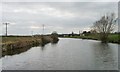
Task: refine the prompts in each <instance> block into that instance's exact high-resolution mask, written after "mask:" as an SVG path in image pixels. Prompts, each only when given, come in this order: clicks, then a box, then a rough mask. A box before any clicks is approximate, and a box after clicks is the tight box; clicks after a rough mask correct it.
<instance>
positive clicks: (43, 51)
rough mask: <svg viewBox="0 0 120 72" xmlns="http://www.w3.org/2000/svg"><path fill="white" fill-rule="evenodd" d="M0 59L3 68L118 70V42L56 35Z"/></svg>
mask: <svg viewBox="0 0 120 72" xmlns="http://www.w3.org/2000/svg"><path fill="white" fill-rule="evenodd" d="M0 60H2V69H3V70H118V44H112V43H108V44H103V43H101V42H100V41H95V40H82V39H74V38H60V40H59V42H58V43H56V44H52V43H48V44H46V45H45V46H44V47H41V46H37V47H32V48H30V49H29V50H27V51H25V52H22V53H18V54H15V55H6V56H4V57H2V58H1V59H0Z"/></svg>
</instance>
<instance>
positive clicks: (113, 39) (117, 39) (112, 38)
mask: <svg viewBox="0 0 120 72" xmlns="http://www.w3.org/2000/svg"><path fill="white" fill-rule="evenodd" d="M65 38H80V39H91V40H100V38H99V36H98V35H94V34H90V35H86V36H71V37H69V36H65ZM108 42H110V43H118V44H120V35H119V34H110V35H109V36H108Z"/></svg>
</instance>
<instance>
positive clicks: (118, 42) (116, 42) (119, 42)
mask: <svg viewBox="0 0 120 72" xmlns="http://www.w3.org/2000/svg"><path fill="white" fill-rule="evenodd" d="M60 38H76V39H86V40H97V41H100V40H99V39H97V38H89V37H88V38H87V37H60ZM107 43H115V44H120V40H118V41H109V40H108V42H107Z"/></svg>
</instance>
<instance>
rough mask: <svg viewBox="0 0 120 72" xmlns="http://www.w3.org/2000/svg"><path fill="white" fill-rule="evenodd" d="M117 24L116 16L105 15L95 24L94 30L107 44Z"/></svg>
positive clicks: (112, 14)
mask: <svg viewBox="0 0 120 72" xmlns="http://www.w3.org/2000/svg"><path fill="white" fill-rule="evenodd" d="M115 24H116V18H115V14H114V13H111V14H110V15H104V16H102V17H101V19H100V20H98V21H96V22H95V23H94V24H93V27H92V30H95V31H96V32H97V33H99V37H100V39H101V41H102V42H107V39H108V35H109V34H110V33H111V32H112V31H113V30H114V27H115Z"/></svg>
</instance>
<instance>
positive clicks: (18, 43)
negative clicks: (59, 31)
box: [1, 35, 59, 55]
mask: <svg viewBox="0 0 120 72" xmlns="http://www.w3.org/2000/svg"><path fill="white" fill-rule="evenodd" d="M5 40H6V41H5ZM58 40H59V39H58V37H55V36H52V35H50V36H34V37H12V38H11V37H7V38H5V39H4V38H3V42H2V44H1V46H2V53H3V54H4V55H5V53H6V52H7V53H8V52H11V51H14V52H15V51H17V50H19V49H21V50H24V49H25V50H27V49H29V48H31V47H34V46H39V45H40V46H44V45H45V44H47V43H50V42H51V43H56V42H58ZM21 50H20V51H21Z"/></svg>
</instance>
